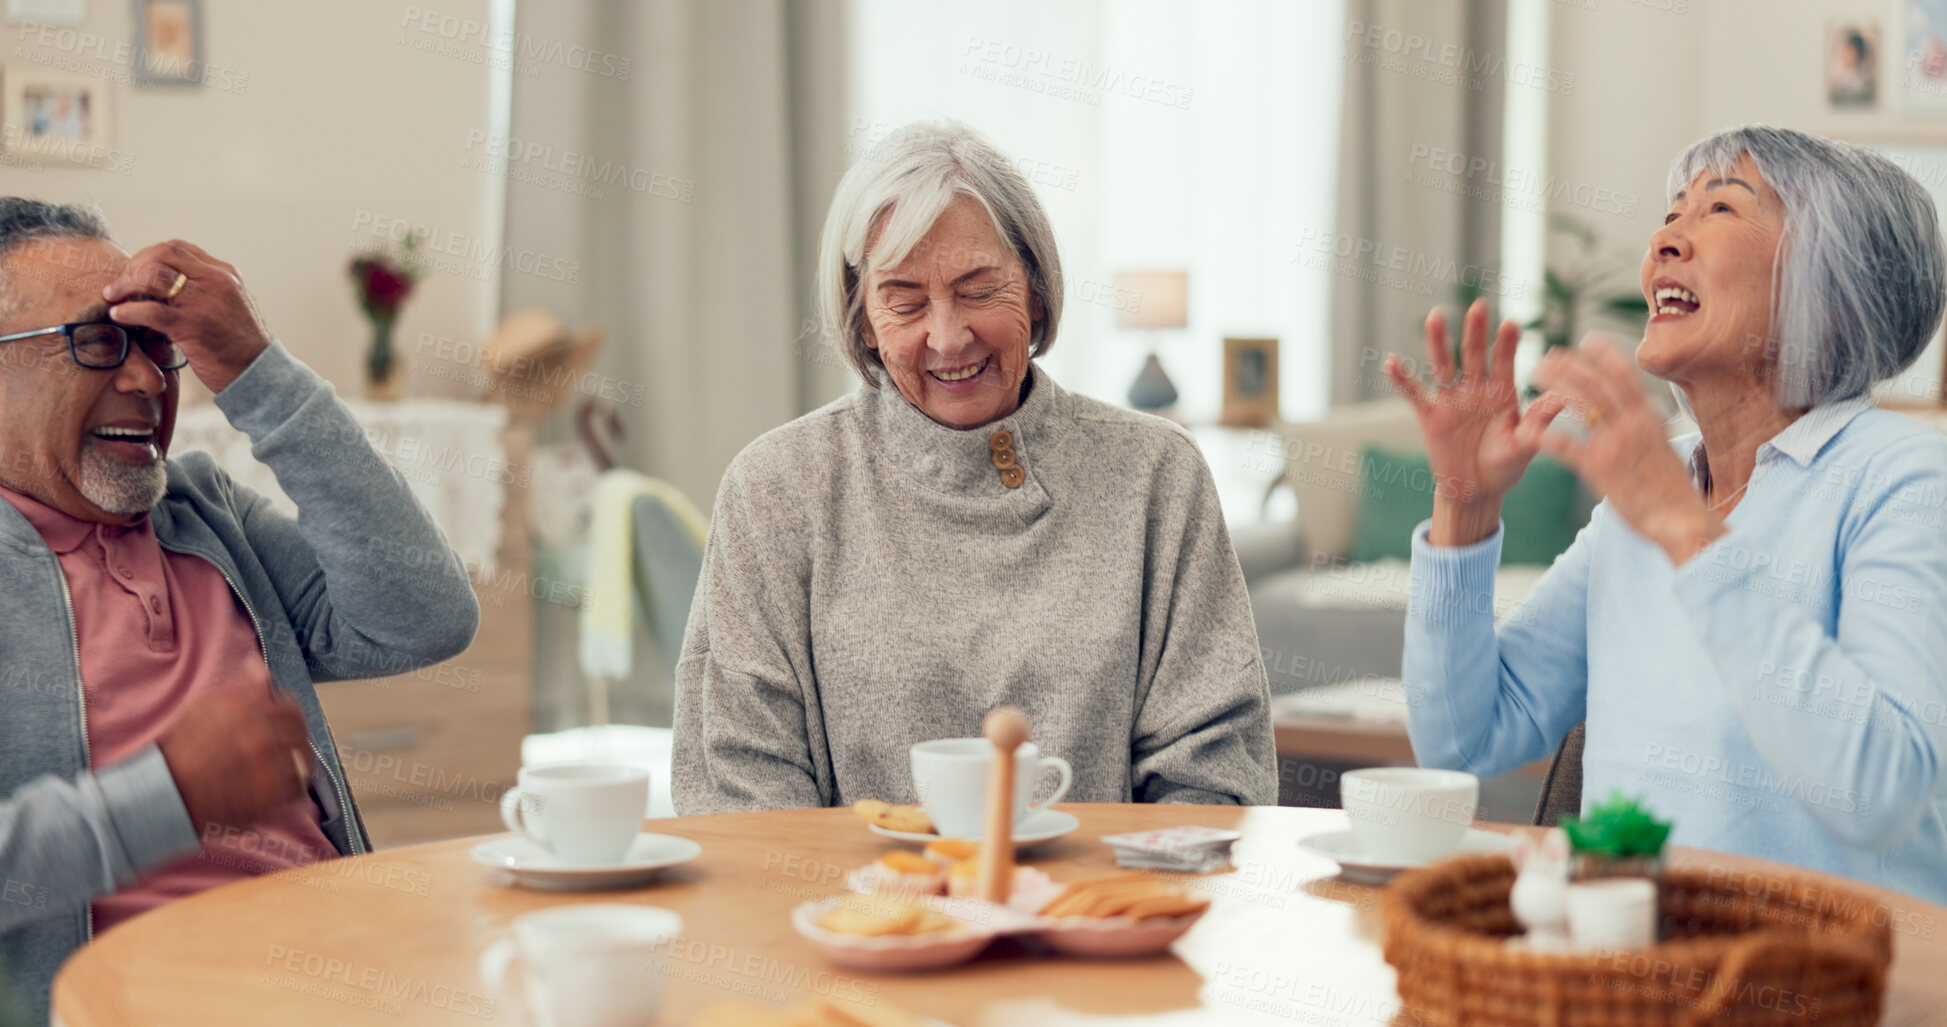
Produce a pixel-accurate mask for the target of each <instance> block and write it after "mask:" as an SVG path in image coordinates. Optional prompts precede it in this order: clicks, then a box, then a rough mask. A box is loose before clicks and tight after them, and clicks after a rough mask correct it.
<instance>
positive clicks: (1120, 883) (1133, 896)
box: [1041, 871, 1210, 920]
mask: <svg viewBox="0 0 1947 1027" xmlns="http://www.w3.org/2000/svg"><path fill="white" fill-rule="evenodd" d="M1209 904H1210V903H1209V900H1207V899H1203V898H1200V897H1196V896H1191V895H1187V894H1185V893H1183V892H1181V891H1179V890H1177V889H1175V888H1171V887H1169V886H1168V885H1166V884H1164V883H1163V882H1161V881H1159V880H1157V879H1156V878H1155V876H1153V875H1151V874H1148V873H1145V872H1142V871H1131V872H1126V873H1119V874H1106V875H1103V876H1101V877H1093V878H1089V879H1087V880H1083V881H1075V882H1072V883H1070V884H1069V885H1068V887H1066V888H1064V889H1062V891H1061V894H1059V895H1056V896H1055V898H1054V901H1052V902H1050V903H1048V904H1047V905H1046V906H1044V907H1042V910H1041V915H1042V916H1046V917H1069V916H1086V917H1098V918H1101V917H1129V918H1131V919H1136V920H1142V919H1147V918H1150V917H1165V916H1185V915H1187V914H1190V913H1194V912H1196V911H1198V910H1200V909H1203V908H1204V907H1205V906H1207V905H1209Z"/></svg>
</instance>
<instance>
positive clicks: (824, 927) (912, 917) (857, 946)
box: [791, 893, 997, 970]
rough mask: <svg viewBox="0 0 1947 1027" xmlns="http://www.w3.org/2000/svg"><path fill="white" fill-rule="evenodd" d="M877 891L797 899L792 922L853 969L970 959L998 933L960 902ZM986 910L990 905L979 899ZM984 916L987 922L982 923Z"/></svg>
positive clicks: (933, 966)
mask: <svg viewBox="0 0 1947 1027" xmlns="http://www.w3.org/2000/svg"><path fill="white" fill-rule="evenodd" d="M958 905H959V907H960V908H957V909H954V912H955V913H958V914H959V915H953V914H950V913H948V912H946V911H945V909H950V908H954V907H952V906H949V905H948V903H947V902H946V901H942V900H939V899H935V898H931V897H923V896H915V895H906V894H897V893H881V894H877V895H859V894H851V895H837V896H833V897H831V898H828V899H816V900H813V901H811V902H805V903H800V904H799V905H798V907H797V908H796V909H793V910H792V911H791V926H793V927H795V928H797V929H798V933H799V934H802V935H804V936H805V937H806V938H809V939H810V940H811V943H812V944H814V945H816V946H818V949H819V951H821V952H823V953H824V954H825V958H827V959H829V960H831V961H832V962H834V963H837V964H839V965H840V966H848V967H852V968H853V969H857V970H931V969H936V968H938V967H942V966H953V965H955V964H957V963H964V962H966V961H967V960H969V959H972V958H973V957H974V955H975V954H976V953H978V952H979V951H980V950H981V949H984V948H986V947H987V943H988V942H991V941H993V940H994V936H995V934H996V933H997V931H996V930H995V927H994V925H993V923H992V922H991V920H992V917H991V916H990V917H982V916H981V915H980V914H981V912H982V910H975V909H972V908H970V907H971V905H972V904H971V903H970V902H965V901H961V902H959V903H958ZM980 905H981V906H984V907H985V909H986V910H987V911H991V910H993V908H994V907H992V906H991V905H987V904H986V903H981V904H980ZM983 920H986V921H989V922H982V921H983Z"/></svg>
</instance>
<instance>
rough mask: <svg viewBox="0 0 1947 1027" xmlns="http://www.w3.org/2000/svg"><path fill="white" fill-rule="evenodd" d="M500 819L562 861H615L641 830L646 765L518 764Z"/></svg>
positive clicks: (646, 800)
mask: <svg viewBox="0 0 1947 1027" xmlns="http://www.w3.org/2000/svg"><path fill="white" fill-rule="evenodd" d="M519 782H520V785H519V787H516V788H509V789H507V793H506V794H505V795H502V796H501V797H500V819H501V820H503V821H505V822H506V823H507V829H508V830H509V831H512V832H514V833H515V834H519V835H525V836H526V837H528V838H529V839H531V840H532V841H533V842H534V843H535V844H536V845H539V846H541V847H542V848H544V849H546V850H548V853H549V854H550V855H552V856H554V858H555V859H558V860H560V861H561V862H563V863H572V864H577V865H594V864H602V863H616V862H619V861H620V860H621V859H622V857H623V856H624V855H625V854H627V853H628V851H629V845H630V843H632V842H634V841H635V836H636V835H637V834H638V833H639V832H641V830H642V820H643V814H644V813H645V812H646V811H647V809H648V806H649V771H648V770H646V769H644V768H642V767H632V766H629V765H628V764H626V763H560V764H555V765H552V766H543V767H522V768H521V772H520V778H519Z"/></svg>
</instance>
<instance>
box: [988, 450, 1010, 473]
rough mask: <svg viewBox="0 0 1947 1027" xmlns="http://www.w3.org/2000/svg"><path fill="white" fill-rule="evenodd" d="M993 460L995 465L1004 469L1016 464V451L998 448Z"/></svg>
mask: <svg viewBox="0 0 1947 1027" xmlns="http://www.w3.org/2000/svg"><path fill="white" fill-rule="evenodd" d="M993 460H994V466H995V467H998V468H1000V469H1001V470H1003V471H1004V470H1006V469H1008V468H1010V467H1012V466H1014V462H1015V461H1014V451H1013V450H1011V449H1002V450H997V451H996V452H995V453H994V457H993Z"/></svg>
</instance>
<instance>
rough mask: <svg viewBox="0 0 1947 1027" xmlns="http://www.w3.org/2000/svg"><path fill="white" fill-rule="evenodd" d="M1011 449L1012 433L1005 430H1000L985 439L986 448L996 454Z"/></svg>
mask: <svg viewBox="0 0 1947 1027" xmlns="http://www.w3.org/2000/svg"><path fill="white" fill-rule="evenodd" d="M1013 447H1014V433H1013V432H1010V431H1008V430H1007V429H1006V428H1002V429H1001V430H999V431H997V432H995V433H994V434H992V435H990V436H988V438H987V448H988V449H991V450H993V451H994V452H996V453H998V452H1000V451H1001V450H1003V449H1012V448H1013Z"/></svg>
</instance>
